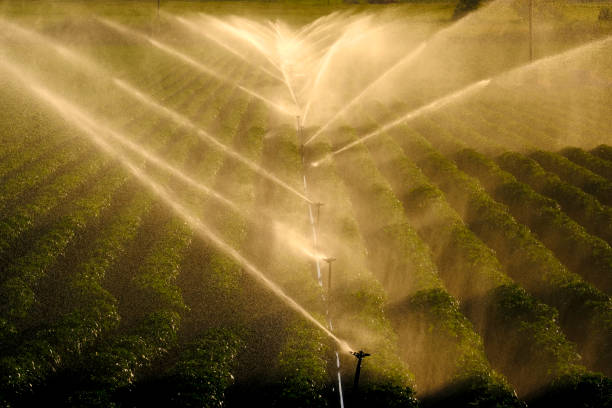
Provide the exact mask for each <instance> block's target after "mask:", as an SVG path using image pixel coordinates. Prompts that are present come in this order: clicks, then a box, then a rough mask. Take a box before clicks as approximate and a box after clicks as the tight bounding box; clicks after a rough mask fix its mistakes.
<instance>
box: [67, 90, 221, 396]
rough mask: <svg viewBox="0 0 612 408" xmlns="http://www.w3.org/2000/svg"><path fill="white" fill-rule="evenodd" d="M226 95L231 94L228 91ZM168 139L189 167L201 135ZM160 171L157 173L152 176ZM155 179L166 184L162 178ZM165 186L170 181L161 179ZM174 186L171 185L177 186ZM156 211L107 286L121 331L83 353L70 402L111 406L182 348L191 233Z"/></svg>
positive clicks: (178, 132) (164, 211) (180, 131)
mask: <svg viewBox="0 0 612 408" xmlns="http://www.w3.org/2000/svg"><path fill="white" fill-rule="evenodd" d="M211 85H213V86H214V82H213V83H211ZM223 91H224V92H226V93H227V92H230V91H231V90H230V89H227V88H226V89H223ZM213 94H214V92H213ZM207 96H208V95H207ZM191 98H192V95H185V96H184V97H183V98H181V99H183V100H185V102H182V103H181V102H179V104H178V106H179V107H180V106H182V105H185V104H187V103H188V101H189V100H190V99H191ZM206 100H207V99H204V101H206ZM211 108H213V109H214V107H212V106H211ZM173 126H176V125H173ZM160 133H164V132H160ZM166 137H167V139H168V140H173V141H174V144H173V145H172V147H171V149H170V150H169V151H167V154H168V155H169V156H170V157H171V158H172V161H173V162H176V163H187V162H188V161H189V158H190V157H191V155H192V152H193V151H194V150H198V149H199V148H201V144H202V142H201V141H200V140H199V138H198V137H197V135H196V134H195V133H193V132H191V133H185V132H184V131H183V129H181V127H180V126H179V127H175V130H174V132H172V133H169V134H168V135H167V136H166ZM156 173H157V171H156V170H155V169H153V172H152V173H150V175H155V174H156ZM155 178H159V179H160V180H167V176H165V175H163V174H160V175H159V176H155ZM162 184H167V182H166V181H162ZM175 184H176V183H172V184H170V185H172V186H173V187H174V185H175ZM178 191H180V190H178ZM144 193H145V192H144V191H142V189H141V192H138V191H136V194H144ZM180 196H181V195H180V194H178V197H180ZM156 208H157V209H156V210H155V211H153V212H151V213H150V214H149V216H148V221H147V222H146V223H145V224H144V225H143V228H142V229H141V231H140V232H139V235H138V236H137V237H136V239H135V240H134V245H133V247H132V249H131V250H130V251H129V253H127V254H126V256H125V260H124V261H123V262H122V263H121V264H120V265H119V266H118V267H117V268H116V270H115V271H113V273H112V274H111V276H110V279H111V280H110V281H109V282H108V284H107V286H108V287H109V288H110V289H111V293H113V294H115V295H116V296H117V297H118V299H119V312H120V315H121V317H122V324H121V327H120V328H119V331H118V333H117V334H116V335H113V334H112V333H110V335H107V336H106V337H105V338H103V339H102V341H101V342H100V343H99V345H98V346H96V347H94V348H92V349H91V350H89V351H88V352H87V353H86V354H85V355H83V357H82V358H81V361H80V362H79V364H77V366H76V367H77V370H78V371H81V372H84V373H85V375H84V376H83V378H84V380H83V381H82V382H81V383H79V384H76V386H73V387H72V389H71V390H70V391H68V395H67V396H66V397H64V398H67V400H70V401H75V402H76V401H89V400H95V401H97V403H99V404H106V403H109V401H112V400H113V398H115V397H117V396H120V395H121V393H122V392H127V391H129V390H130V389H131V388H133V387H134V382H135V381H136V380H138V379H139V378H140V376H141V375H142V374H141V373H143V372H144V371H146V369H147V368H148V367H150V366H152V365H155V364H157V361H158V360H159V359H160V358H164V357H165V356H166V355H167V354H168V352H169V350H173V349H175V348H176V346H177V344H178V343H177V340H178V332H179V329H180V323H181V319H182V318H181V316H182V315H183V314H184V312H185V310H186V305H185V303H184V301H183V298H182V294H181V291H180V287H179V286H178V285H177V280H178V275H179V273H180V265H181V264H182V261H183V258H184V256H185V254H186V253H187V251H188V248H189V245H190V243H191V241H192V233H191V230H190V228H189V227H188V226H187V225H186V224H185V223H184V222H183V221H181V220H180V219H179V218H178V217H176V216H174V215H172V214H170V213H169V210H168V209H166V208H164V207H163V205H162V204H161V203H157V204H156ZM128 259H130V260H136V259H137V260H138V263H137V264H133V263H132V262H130V261H127V260H128ZM126 261H127V262H126ZM69 371H70V370H69ZM78 371H77V372H78ZM124 390H125V391H124Z"/></svg>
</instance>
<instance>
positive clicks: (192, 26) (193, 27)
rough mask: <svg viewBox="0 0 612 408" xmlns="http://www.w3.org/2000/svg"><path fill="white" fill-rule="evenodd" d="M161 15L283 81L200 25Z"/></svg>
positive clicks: (176, 17) (183, 19) (177, 17)
mask: <svg viewBox="0 0 612 408" xmlns="http://www.w3.org/2000/svg"><path fill="white" fill-rule="evenodd" d="M162 14H163V15H166V16H171V17H172V18H174V19H175V20H176V21H178V22H179V23H181V24H182V25H184V26H185V27H187V28H188V29H190V30H191V31H192V32H195V33H197V34H198V35H201V36H203V37H205V38H206V39H208V40H210V41H212V42H214V43H215V44H217V45H218V46H219V47H221V48H223V49H224V50H226V51H227V52H229V53H230V54H232V55H233V56H235V57H237V58H239V59H241V60H242V61H244V62H246V63H247V64H250V65H251V66H254V67H256V68H257V69H259V70H261V71H262V72H264V73H266V74H267V75H269V76H270V77H272V78H274V79H276V80H278V81H281V82H282V81H283V78H281V77H279V76H278V75H276V74H274V73H273V72H272V71H270V70H268V69H267V68H265V67H262V66H261V65H259V64H255V63H253V61H250V60H249V59H247V58H245V56H244V55H242V54H241V53H240V52H238V51H237V50H236V49H234V48H233V47H231V46H230V45H229V44H227V43H225V42H223V41H221V40H220V39H219V38H217V37H215V36H213V35H211V34H210V33H207V32H206V31H205V30H203V29H201V28H200V27H198V26H197V25H196V24H195V23H193V22H191V21H189V20H187V19H185V18H183V17H179V16H174V15H171V14H167V13H165V12H164V13H162Z"/></svg>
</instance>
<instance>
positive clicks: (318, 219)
mask: <svg viewBox="0 0 612 408" xmlns="http://www.w3.org/2000/svg"><path fill="white" fill-rule="evenodd" d="M303 147H304V145H302V148H303ZM314 205H315V206H316V207H317V218H316V221H315V225H316V226H317V234H318V232H319V225H321V222H320V221H321V207H322V206H324V205H325V204H323V203H320V202H316V203H314Z"/></svg>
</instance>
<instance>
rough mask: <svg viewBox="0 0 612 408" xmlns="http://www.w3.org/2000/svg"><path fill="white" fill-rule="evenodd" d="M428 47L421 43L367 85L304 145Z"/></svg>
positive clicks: (307, 141)
mask: <svg viewBox="0 0 612 408" xmlns="http://www.w3.org/2000/svg"><path fill="white" fill-rule="evenodd" d="M426 46H427V43H426V42H423V43H421V44H420V45H419V46H418V47H417V48H416V49H415V50H414V51H412V52H411V53H409V54H408V55H406V56H405V57H403V58H402V59H400V60H399V61H397V62H396V63H395V64H393V65H392V66H391V67H390V68H389V69H387V70H386V71H385V72H384V73H383V74H382V75H380V76H379V77H378V78H376V79H375V80H374V81H372V82H370V84H369V85H367V86H366V87H365V88H364V89H363V90H362V91H361V92H359V93H358V94H357V96H355V97H354V98H353V99H351V101H350V102H348V103H347V104H345V105H344V106H343V107H342V109H340V110H339V111H338V112H336V114H334V116H332V117H331V118H330V119H329V120H328V121H327V123H325V124H324V125H323V126H321V127H320V128H319V130H317V131H316V132H315V133H314V134H313V135H312V136H311V137H310V138H309V139H308V140H306V142H304V144H305V145H307V144H308V143H310V142H312V141H313V140H314V139H315V138H316V137H317V136H319V135H320V134H321V133H322V132H323V131H325V129H327V128H328V127H329V126H330V125H331V124H332V123H334V122H335V121H336V120H338V119H339V118H341V117H342V115H344V114H345V113H346V111H348V110H349V109H350V108H351V107H353V106H354V105H356V104H357V102H359V101H360V100H361V99H363V97H364V96H365V95H367V94H368V92H370V91H371V90H372V89H373V88H374V87H376V86H377V85H378V84H379V83H381V82H382V81H384V80H385V79H386V78H387V77H388V76H389V75H391V73H392V72H393V71H395V70H396V69H397V68H398V67H400V66H402V65H404V64H407V63H409V62H411V61H414V59H415V58H417V57H418V56H419V55H420V54H421V53H422V52H423V50H424V49H425V47H426Z"/></svg>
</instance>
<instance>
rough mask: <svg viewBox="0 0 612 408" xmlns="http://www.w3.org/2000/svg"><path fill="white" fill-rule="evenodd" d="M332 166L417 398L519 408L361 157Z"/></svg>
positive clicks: (360, 152) (389, 194)
mask: <svg viewBox="0 0 612 408" xmlns="http://www.w3.org/2000/svg"><path fill="white" fill-rule="evenodd" d="M335 136H336V138H340V137H342V138H343V139H344V140H342V141H340V142H350V141H352V140H353V139H354V135H353V132H352V131H351V130H348V129H345V130H344V134H336V135H335ZM335 162H336V165H337V166H338V168H339V170H340V174H341V175H342V177H343V180H344V182H345V185H346V186H347V189H348V191H349V196H350V197H351V201H352V202H353V203H354V206H355V209H356V215H357V220H359V226H360V230H361V231H362V232H363V234H364V239H365V242H366V243H367V246H368V252H369V254H370V265H371V268H373V269H374V268H376V269H375V270H377V273H378V277H379V280H380V281H381V282H382V284H383V286H384V287H385V291H386V292H387V293H388V294H389V297H390V302H391V304H390V306H389V316H390V318H391V321H392V323H393V324H394V326H395V327H396V330H398V333H399V336H400V345H401V346H402V348H403V352H402V355H403V356H404V358H405V359H406V360H407V361H408V363H409V366H410V367H411V369H412V370H413V371H414V372H415V376H416V380H417V385H419V387H421V389H422V391H423V393H424V395H427V394H430V395H429V396H430V397H431V394H432V393H436V392H437V395H436V399H440V398H442V399H444V398H447V397H448V398H455V399H457V400H461V399H462V398H463V399H465V401H464V403H465V404H469V403H470V401H471V402H473V400H477V399H491V400H499V401H505V403H507V404H509V405H508V406H511V405H513V404H518V401H516V400H515V399H514V397H513V396H512V394H511V392H510V390H509V388H508V387H507V385H506V384H505V381H504V380H503V379H502V378H501V377H500V376H499V375H498V374H496V373H494V372H493V371H492V370H491V369H490V367H489V366H488V362H487V360H486V357H485V355H484V349H483V347H482V343H481V341H480V338H479V337H478V335H476V334H475V333H474V332H473V329H472V325H471V324H470V323H469V322H468V321H467V320H466V319H465V317H464V316H463V315H462V314H461V313H460V312H459V309H458V303H457V302H456V301H455V300H454V299H453V298H452V297H451V296H450V295H448V293H447V292H446V291H445V289H444V288H443V285H442V283H441V282H440V281H439V279H438V277H437V270H436V267H435V265H434V264H433V263H432V260H431V258H430V251H429V249H428V248H427V247H426V245H425V244H424V243H423V242H422V241H421V240H420V238H419V237H418V236H417V235H416V233H415V232H414V230H413V229H412V228H411V227H410V226H409V224H408V220H407V219H406V216H405V215H404V210H403V206H402V204H401V203H400V202H399V201H398V200H397V198H396V197H395V196H394V194H393V191H392V190H391V187H390V186H389V185H388V184H387V182H386V181H385V180H384V178H383V177H382V175H381V174H380V173H379V172H378V170H377V169H376V167H375V166H374V164H373V163H372V161H371V159H370V158H369V157H368V154H367V151H366V150H365V149H364V148H363V147H361V148H354V149H352V150H351V152H350V153H349V152H347V153H343V154H341V155H339V156H337V157H336V159H335ZM429 333H431V334H429ZM434 333H435V334H434ZM512 401H514V402H512ZM437 402H438V401H433V400H432V401H430V403H432V404H435V403H437ZM440 403H443V401H440Z"/></svg>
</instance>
